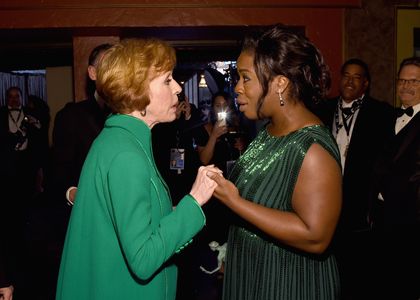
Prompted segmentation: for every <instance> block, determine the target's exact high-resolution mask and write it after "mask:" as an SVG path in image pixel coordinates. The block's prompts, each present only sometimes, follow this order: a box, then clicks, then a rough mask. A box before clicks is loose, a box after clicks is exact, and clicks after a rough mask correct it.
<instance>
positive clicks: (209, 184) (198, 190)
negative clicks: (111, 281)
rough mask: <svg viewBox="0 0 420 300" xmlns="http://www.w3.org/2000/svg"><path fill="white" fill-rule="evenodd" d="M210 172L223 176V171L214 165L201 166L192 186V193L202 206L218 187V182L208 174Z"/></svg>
mask: <svg viewBox="0 0 420 300" xmlns="http://www.w3.org/2000/svg"><path fill="white" fill-rule="evenodd" d="M209 173H212V174H218V175H219V176H222V175H221V174H222V171H221V170H220V169H218V168H216V167H214V165H209V166H201V167H200V168H199V169H198V173H197V177H196V179H195V181H194V184H193V186H192V188H191V192H190V194H191V196H193V197H194V199H195V200H197V202H198V204H200V206H203V205H204V204H205V203H206V202H207V201H208V200H209V199H210V198H211V196H212V195H213V192H214V189H215V188H216V187H217V184H216V182H215V181H214V180H212V179H211V178H210V177H209V176H208V174H209Z"/></svg>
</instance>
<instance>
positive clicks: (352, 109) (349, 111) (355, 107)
mask: <svg viewBox="0 0 420 300" xmlns="http://www.w3.org/2000/svg"><path fill="white" fill-rule="evenodd" d="M361 105H362V99H358V100H356V101H353V103H352V105H351V106H350V107H342V108H341V111H342V112H343V114H344V115H346V116H350V115H352V114H353V113H354V112H355V111H356V110H358V109H359V108H360V106H361Z"/></svg>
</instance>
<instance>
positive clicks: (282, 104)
mask: <svg viewBox="0 0 420 300" xmlns="http://www.w3.org/2000/svg"><path fill="white" fill-rule="evenodd" d="M279 98H280V106H284V100H283V96H282V95H281V92H280V91H279Z"/></svg>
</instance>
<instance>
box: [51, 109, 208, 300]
mask: <svg viewBox="0 0 420 300" xmlns="http://www.w3.org/2000/svg"><path fill="white" fill-rule="evenodd" d="M205 221H206V220H205V216H204V214H203V211H202V210H201V207H200V206H199V204H198V203H197V202H196V200H195V199H194V198H193V197H192V196H190V195H187V196H185V197H184V198H183V199H182V200H181V201H180V202H179V204H178V205H177V206H176V208H173V207H172V202H171V199H170V196H169V192H168V188H167V186H166V184H165V182H164V181H163V179H162V177H161V176H160V174H159V172H158V170H157V168H156V165H155V162H154V159H153V154H152V146H151V132H150V128H149V127H148V126H147V125H146V124H145V123H144V122H143V121H141V120H139V119H137V118H134V117H131V116H127V115H113V116H111V117H109V118H108V119H107V121H106V123H105V128H104V129H103V130H102V132H101V133H100V134H99V136H98V137H97V138H96V140H95V141H94V143H93V144H92V147H91V149H90V151H89V154H88V156H87V158H86V161H85V164H84V166H83V169H82V174H81V177H80V181H79V185H78V191H77V197H76V201H75V205H74V207H73V209H72V213H71V217H70V220H69V225H68V229H67V235H66V240H65V245H64V250H63V254H62V258H61V265H60V272H59V277H58V284H57V294H56V299H57V300H75V299H77V300H84V299H86V300H94V299H98V300H104V299H113V300H114V299H124V300H127V299H136V300H138V299H165V300H166V299H175V293H176V280H177V269H176V266H175V265H174V264H173V263H172V262H171V257H172V256H173V255H174V254H175V253H176V252H179V251H180V250H181V249H182V248H184V246H185V245H187V244H188V243H189V242H190V241H191V239H192V237H193V236H194V235H195V234H196V233H197V232H199V231H200V230H201V228H202V227H203V226H204V224H205Z"/></svg>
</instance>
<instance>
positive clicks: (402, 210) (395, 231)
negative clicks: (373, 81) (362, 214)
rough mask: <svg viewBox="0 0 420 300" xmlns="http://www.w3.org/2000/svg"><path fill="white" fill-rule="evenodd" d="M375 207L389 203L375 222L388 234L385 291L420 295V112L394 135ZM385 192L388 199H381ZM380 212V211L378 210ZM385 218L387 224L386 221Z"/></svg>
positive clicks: (379, 171) (378, 176) (381, 165)
mask: <svg viewBox="0 0 420 300" xmlns="http://www.w3.org/2000/svg"><path fill="white" fill-rule="evenodd" d="M374 183H375V184H374V186H373V193H372V199H373V201H374V204H375V201H376V205H374V206H373V207H375V208H378V207H379V208H380V207H381V206H380V205H381V204H383V203H384V204H385V219H384V220H381V219H379V218H378V217H376V219H375V221H376V223H375V225H377V226H378V227H379V228H381V229H382V227H383V226H382V225H384V226H385V227H384V229H385V235H384V238H385V239H384V240H383V242H384V243H383V244H382V246H383V247H382V251H385V254H388V255H386V257H387V259H386V261H385V262H384V263H383V265H384V266H385V268H384V269H383V270H382V272H383V274H385V276H386V277H385V278H383V280H384V281H385V283H386V284H385V285H384V286H386V288H385V289H384V290H385V295H386V296H388V297H389V296H391V297H394V298H395V299H397V298H398V299H419V297H420V276H419V275H418V274H419V273H418V272H419V270H420V247H419V244H420V113H417V114H416V115H415V116H414V117H413V118H412V119H411V120H410V122H409V123H408V124H407V125H406V126H405V127H404V128H402V129H401V130H400V131H399V132H398V134H396V135H394V137H393V138H392V140H391V143H390V144H389V146H388V147H387V148H386V149H385V151H384V152H383V153H382V155H381V158H380V160H379V161H378V164H377V166H376V168H375V181H374ZM378 193H381V195H382V197H383V198H384V202H382V203H381V202H380V201H378V200H377V195H378ZM375 215H376V216H377V215H378V212H377V211H376V214H375ZM382 222H384V224H382Z"/></svg>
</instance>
